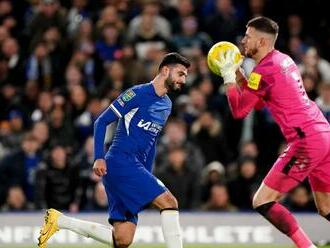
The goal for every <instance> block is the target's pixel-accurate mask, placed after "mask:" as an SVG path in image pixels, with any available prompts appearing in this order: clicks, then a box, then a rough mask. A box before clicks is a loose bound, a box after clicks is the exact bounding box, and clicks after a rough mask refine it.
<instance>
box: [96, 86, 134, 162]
mask: <svg viewBox="0 0 330 248" xmlns="http://www.w3.org/2000/svg"><path fill="white" fill-rule="evenodd" d="M137 106H138V96H137V90H134V89H132V88H131V89H128V90H127V91H125V92H124V93H123V94H121V95H120V96H119V97H118V98H117V99H116V100H115V101H113V102H112V103H111V105H110V106H109V107H108V108H107V109H106V110H105V111H104V112H103V113H102V114H101V115H100V116H99V117H98V118H97V120H96V121H95V123H94V159H95V160H96V159H100V158H104V137H105V132H106V128H107V126H108V125H109V124H110V123H112V122H114V121H116V120H118V119H119V118H122V117H123V116H124V115H125V114H127V113H128V112H129V111H130V110H131V109H133V108H135V107H137Z"/></svg>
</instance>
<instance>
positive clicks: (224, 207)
mask: <svg viewBox="0 0 330 248" xmlns="http://www.w3.org/2000/svg"><path fill="white" fill-rule="evenodd" d="M202 209H203V210H206V211H221V212H235V211H237V208H236V207H235V206H234V205H232V204H231V203H230V198H229V194H228V190H227V187H226V185H224V184H221V183H220V184H215V185H213V186H212V188H211V189H210V198H209V199H208V201H207V202H206V204H205V205H203V206H202Z"/></svg>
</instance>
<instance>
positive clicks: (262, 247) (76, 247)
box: [0, 244, 330, 248]
mask: <svg viewBox="0 0 330 248" xmlns="http://www.w3.org/2000/svg"><path fill="white" fill-rule="evenodd" d="M0 247H8V248H32V247H33V248H35V247H36V246H24V245H22V246H12V245H10V246H8V245H6V246H0ZM81 247H82V246H81V245H80V246H79V245H49V246H48V248H81ZM83 247H84V248H106V247H107V246H104V245H83ZM322 247H323V248H330V246H322ZM131 248H165V246H164V245H132V246H131ZM184 248H293V246H290V245H289V246H285V245H222V244H221V245H184Z"/></svg>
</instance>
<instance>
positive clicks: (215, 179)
mask: <svg viewBox="0 0 330 248" xmlns="http://www.w3.org/2000/svg"><path fill="white" fill-rule="evenodd" d="M225 174H226V170H225V167H224V166H223V164H221V163H220V162H218V161H213V162H211V163H209V164H208V165H207V166H206V167H205V168H204V169H203V172H202V194H201V195H202V196H201V199H202V202H204V203H205V202H206V201H207V199H209V197H210V193H211V188H212V186H213V185H216V184H219V183H225V182H226V180H225Z"/></svg>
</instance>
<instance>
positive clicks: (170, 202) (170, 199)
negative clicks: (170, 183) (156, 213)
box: [163, 193, 178, 208]
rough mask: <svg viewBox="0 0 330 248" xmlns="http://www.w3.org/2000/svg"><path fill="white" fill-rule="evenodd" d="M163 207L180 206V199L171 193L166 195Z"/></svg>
mask: <svg viewBox="0 0 330 248" xmlns="http://www.w3.org/2000/svg"><path fill="white" fill-rule="evenodd" d="M163 208H178V201H177V199H176V198H175V197H174V196H173V195H172V194H171V193H167V194H165V195H164V206H163Z"/></svg>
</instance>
